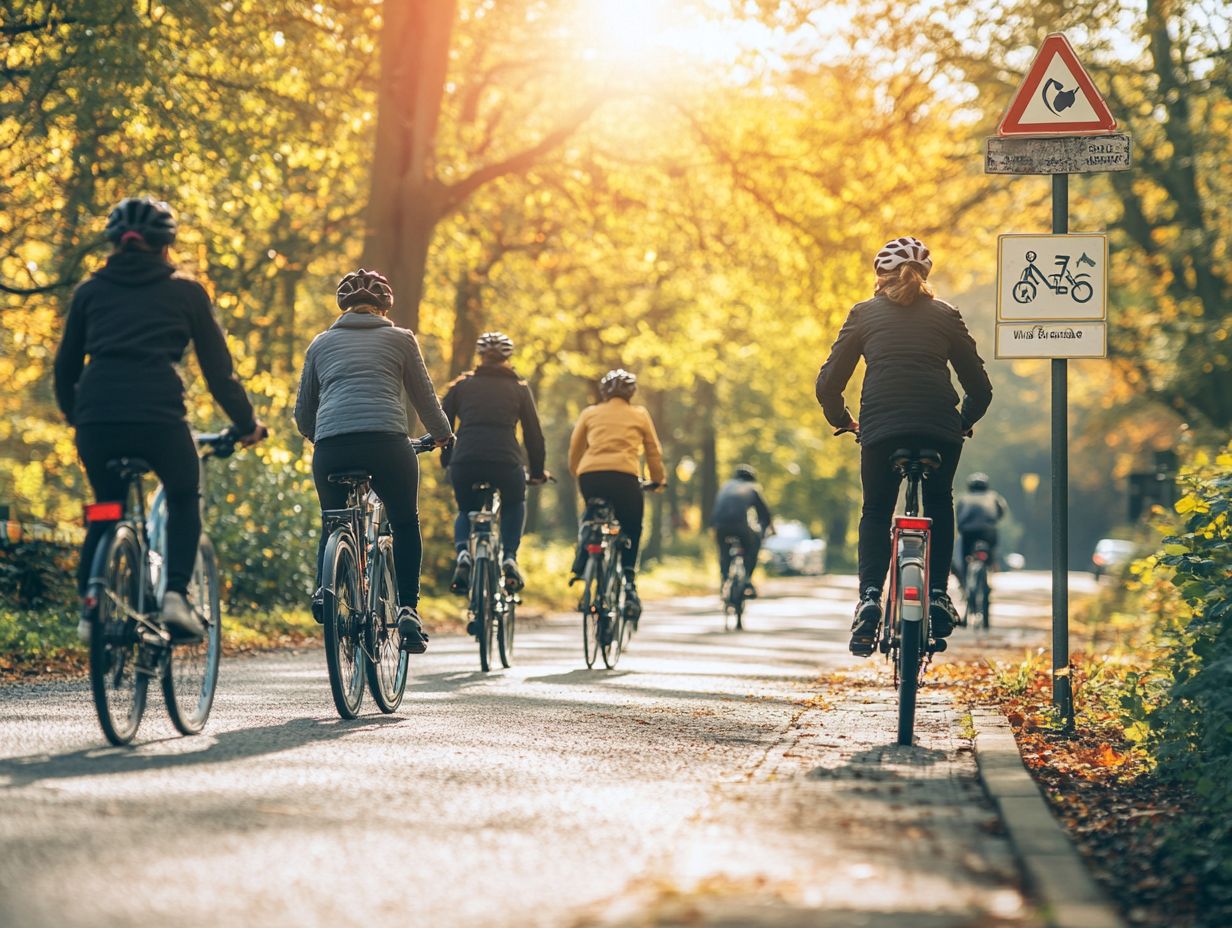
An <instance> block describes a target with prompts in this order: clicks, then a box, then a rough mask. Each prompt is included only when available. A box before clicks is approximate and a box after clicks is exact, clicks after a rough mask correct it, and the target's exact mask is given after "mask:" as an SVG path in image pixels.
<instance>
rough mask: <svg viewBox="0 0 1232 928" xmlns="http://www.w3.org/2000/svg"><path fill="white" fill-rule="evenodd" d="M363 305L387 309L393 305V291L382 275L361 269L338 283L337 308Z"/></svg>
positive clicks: (352, 272)
mask: <svg viewBox="0 0 1232 928" xmlns="http://www.w3.org/2000/svg"><path fill="white" fill-rule="evenodd" d="M363 305H367V306H375V307H376V308H377V309H389V308H390V307H392V306H393V305H394V291H393V288H392V287H391V286H389V281H388V280H387V279H386V278H385V275H384V274H381V273H379V272H378V271H365V270H364V269H363V268H362V267H361V268H360V269H359V270H358V271H351V273H349V274H347V275H346V277H344V278H342V280H340V281H338V308H339V309H350V308H351V307H352V306H363Z"/></svg>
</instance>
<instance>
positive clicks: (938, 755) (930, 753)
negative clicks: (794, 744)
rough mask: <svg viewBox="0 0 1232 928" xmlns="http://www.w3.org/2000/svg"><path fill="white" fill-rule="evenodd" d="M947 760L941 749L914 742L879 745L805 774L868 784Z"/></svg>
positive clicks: (908, 777)
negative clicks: (833, 764)
mask: <svg viewBox="0 0 1232 928" xmlns="http://www.w3.org/2000/svg"><path fill="white" fill-rule="evenodd" d="M946 759H947V755H946V753H945V752H944V751H939V750H937V749H936V748H926V747H922V746H921V745H918V744H913V745H910V746H908V745H905V744H893V743H891V744H883V745H875V746H874V747H870V748H865V749H864V750H863V751H857V752H856V753H854V754H851V755H850V756H848V757H846V758H844V760H843V762H842V763H841V764H837V765H835V766H832V767H814V768H813V769H812V770H810V771H808V772H807V773H806V774H805V778H806V779H809V780H832V781H833V780H862V781H864V782H869V783H889V782H902V783H909V782H911V781H912V780H914V779H915V777H913V776H912V773H911V771H912V770H913V769H919V768H922V767H931V766H933V765H934V764H937V763H940V762H941V761H943V760H946Z"/></svg>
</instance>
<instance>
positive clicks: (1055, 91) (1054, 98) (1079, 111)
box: [997, 32, 1116, 135]
mask: <svg viewBox="0 0 1232 928" xmlns="http://www.w3.org/2000/svg"><path fill="white" fill-rule="evenodd" d="M1115 130H1116V120H1115V119H1113V118H1112V113H1111V112H1109V110H1108V104H1106V103H1105V102H1104V98H1103V97H1102V96H1100V93H1099V91H1098V90H1096V89H1095V84H1094V83H1092V81H1091V78H1090V76H1089V75H1088V74H1087V72H1086V69H1085V68H1083V67H1082V64H1081V63H1080V62H1079V61H1078V56H1077V55H1076V54H1074V49H1073V47H1072V46H1071V45H1070V44H1069V42H1068V41H1067V40H1066V38H1065V36H1063V35H1061V33H1059V32H1056V33H1053V34H1052V35H1050V36H1048V37H1047V38H1046V39H1044V44H1043V45H1041V46H1040V50H1039V51H1038V52H1036V54H1035V60H1034V61H1033V62H1031V69H1030V70H1029V71H1028V72H1027V76H1026V78H1025V79H1024V80H1023V82H1022V84H1021V85H1020V86H1019V88H1018V92H1017V93H1016V94H1014V99H1013V100H1012V101H1011V102H1010V108H1009V109H1008V110H1006V111H1005V116H1004V117H1003V118H1002V119H1001V125H999V126H998V127H997V135H1097V134H1102V133H1106V132H1113V131H1115Z"/></svg>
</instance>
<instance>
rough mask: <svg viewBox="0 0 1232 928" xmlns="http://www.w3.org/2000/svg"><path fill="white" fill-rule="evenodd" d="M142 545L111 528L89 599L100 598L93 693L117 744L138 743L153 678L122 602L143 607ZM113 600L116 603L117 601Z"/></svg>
mask: <svg viewBox="0 0 1232 928" xmlns="http://www.w3.org/2000/svg"><path fill="white" fill-rule="evenodd" d="M141 575H142V572H141V547H140V545H138V543H137V533H136V532H135V531H134V530H133V528H132V527H131V526H129V525H125V524H123V523H121V524H119V525H116V526H115V527H113V528H112V529H110V530H109V531H108V532H107V533H106V534H105V535H104V536H103V538H102V539H101V540H100V541H99V544H98V547H97V548H96V549H95V553H94V563H93V565H92V569H91V570H90V576H91V578H100V580H101V582H95V583H92V584H91V586H90V589H89V591H88V595H89V596H90V597H93V598H94V599H95V600H96V603H97V604H96V605H95V606H94V615H93V617H92V622H91V624H92V626H93V627H92V628H91V633H90V690H91V692H92V693H93V695H94V708H95V710H96V711H97V713H98V721H99V724H100V725H101V726H102V729H103V734H104V735H105V736H106V737H107V740H108V741H110V742H111V743H112V744H114V745H117V746H120V745H125V744H129V743H131V742H132V740H133V738H134V736H135V735H136V734H137V729H138V728H139V727H140V726H141V716H142V715H143V714H144V713H145V702H146V694H147V691H148V690H149V684H150V678H149V677H148V676H146V675H145V674H144V673H140V672H139V671H138V670H137V659H138V652H139V650H140V642H139V640H138V638H137V630H136V623H135V622H134V621H133V620H132V619H131V618H129V617H128V616H126V615H125V614H124V613H123V612H122V611H118V610H117V609H116V602H117V601H118V602H120V603H124V604H127V605H128V606H129V608H131V609H134V610H137V609H139V608H140V605H141ZM112 596H114V597H115V599H114V600H113V599H112Z"/></svg>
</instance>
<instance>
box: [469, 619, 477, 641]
mask: <svg viewBox="0 0 1232 928" xmlns="http://www.w3.org/2000/svg"><path fill="white" fill-rule="evenodd" d="M466 633H467V634H468V635H470V636H471V637H472V638H478V637H479V620H478V619H471V620H470V621H469V622H467V623H466Z"/></svg>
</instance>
